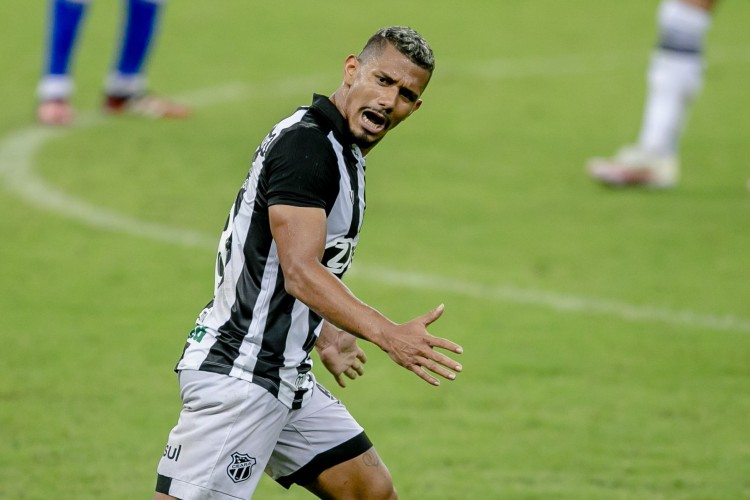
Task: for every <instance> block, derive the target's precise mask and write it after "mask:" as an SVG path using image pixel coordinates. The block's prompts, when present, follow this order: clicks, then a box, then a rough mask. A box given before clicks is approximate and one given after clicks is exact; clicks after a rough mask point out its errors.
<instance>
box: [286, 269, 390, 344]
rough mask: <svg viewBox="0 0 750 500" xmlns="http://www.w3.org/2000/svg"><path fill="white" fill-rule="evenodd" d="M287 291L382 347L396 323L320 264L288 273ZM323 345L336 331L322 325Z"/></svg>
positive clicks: (328, 319)
mask: <svg viewBox="0 0 750 500" xmlns="http://www.w3.org/2000/svg"><path fill="white" fill-rule="evenodd" d="M285 276H286V278H287V291H289V293H291V294H292V295H293V296H295V297H296V298H297V299H299V300H301V301H302V302H304V303H305V304H306V305H307V306H308V307H309V308H310V309H312V310H313V311H315V312H316V313H317V314H319V315H320V316H321V317H323V318H324V319H325V320H326V321H328V322H329V323H331V325H334V326H336V327H338V328H340V329H342V330H344V331H346V332H349V333H351V334H352V335H354V336H356V337H358V338H361V339H364V340H367V341H369V342H372V343H373V344H375V345H377V346H378V347H380V348H381V349H384V348H385V337H386V332H387V331H388V329H389V328H392V327H393V326H394V325H395V323H394V322H393V321H391V320H389V319H388V318H387V317H385V316H384V315H383V314H381V313H380V312H378V311H377V310H376V309H374V308H372V307H370V306H369V305H367V304H365V303H364V302H362V301H361V300H359V299H358V298H357V297H356V296H355V295H354V294H353V293H352V292H351V291H350V290H349V288H348V287H347V286H346V285H344V283H343V282H341V280H339V279H338V278H336V277H335V276H334V275H332V274H331V273H330V272H329V271H328V270H327V269H326V268H325V267H323V266H322V265H313V266H306V267H304V268H301V269H299V270H297V271H295V272H293V273H287V272H286V271H285ZM321 335H323V339H322V340H321V342H322V343H323V344H324V345H327V343H330V342H331V341H332V340H333V339H335V335H337V332H335V330H333V328H331V331H329V330H328V327H327V326H326V325H323V329H322V331H321Z"/></svg>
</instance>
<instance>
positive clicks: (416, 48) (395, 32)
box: [359, 26, 435, 74]
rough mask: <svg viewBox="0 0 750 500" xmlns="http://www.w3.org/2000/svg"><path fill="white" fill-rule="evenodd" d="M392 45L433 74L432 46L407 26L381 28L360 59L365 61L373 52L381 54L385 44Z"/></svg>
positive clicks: (360, 55) (433, 57)
mask: <svg viewBox="0 0 750 500" xmlns="http://www.w3.org/2000/svg"><path fill="white" fill-rule="evenodd" d="M386 43H390V44H391V45H393V47H395V48H396V49H397V50H398V51H399V52H401V53H402V54H404V55H405V56H406V57H408V58H409V60H410V61H411V62H413V63H414V64H416V65H417V66H419V67H420V68H424V69H426V70H427V71H429V72H430V74H432V72H433V70H434V69H435V56H434V55H433V53H432V49H431V48H430V45H429V44H428V43H427V41H425V39H424V38H422V35H420V34H419V33H417V32H416V31H415V30H413V29H411V28H408V27H405V26H388V27H385V28H381V29H379V30H378V31H377V33H375V34H374V35H372V36H371V37H370V39H369V40H367V43H366V44H365V46H364V48H363V49H362V52H360V53H359V58H360V59H363V58H366V57H367V56H368V55H370V53H371V52H376V51H377V52H380V51H381V50H383V49H384V48H385V44H386Z"/></svg>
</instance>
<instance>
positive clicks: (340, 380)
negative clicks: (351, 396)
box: [333, 373, 346, 388]
mask: <svg viewBox="0 0 750 500" xmlns="http://www.w3.org/2000/svg"><path fill="white" fill-rule="evenodd" d="M333 378H335V379H336V383H337V384H339V387H342V388H344V387H346V382H345V381H344V378H343V377H342V376H341V374H340V373H339V374H338V375H334V376H333Z"/></svg>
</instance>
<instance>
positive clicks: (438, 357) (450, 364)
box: [425, 351, 464, 372]
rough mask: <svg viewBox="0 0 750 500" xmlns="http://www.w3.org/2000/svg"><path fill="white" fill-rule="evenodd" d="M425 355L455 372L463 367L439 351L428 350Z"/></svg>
mask: <svg viewBox="0 0 750 500" xmlns="http://www.w3.org/2000/svg"><path fill="white" fill-rule="evenodd" d="M425 357H426V359H430V360H432V361H434V362H436V363H439V364H440V365H442V366H444V367H446V368H448V369H451V370H453V371H455V372H460V371H462V370H463V369H464V367H463V365H461V363H459V362H458V361H456V360H455V359H453V358H451V357H448V356H446V355H445V354H443V353H441V352H437V351H430V352H428V353H427V355H426V356H425Z"/></svg>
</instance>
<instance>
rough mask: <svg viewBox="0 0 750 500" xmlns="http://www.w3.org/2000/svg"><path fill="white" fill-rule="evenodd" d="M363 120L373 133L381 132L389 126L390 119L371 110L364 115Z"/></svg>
mask: <svg viewBox="0 0 750 500" xmlns="http://www.w3.org/2000/svg"><path fill="white" fill-rule="evenodd" d="M362 120H363V121H364V123H365V126H366V127H367V128H368V129H369V130H370V131H371V132H380V131H381V130H383V129H384V128H385V127H386V126H387V124H388V119H387V118H386V117H385V116H383V115H382V114H380V113H378V112H377V111H372V110H369V109H368V110H365V111H364V112H363V113H362Z"/></svg>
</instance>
